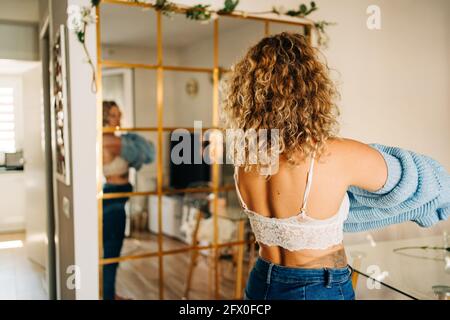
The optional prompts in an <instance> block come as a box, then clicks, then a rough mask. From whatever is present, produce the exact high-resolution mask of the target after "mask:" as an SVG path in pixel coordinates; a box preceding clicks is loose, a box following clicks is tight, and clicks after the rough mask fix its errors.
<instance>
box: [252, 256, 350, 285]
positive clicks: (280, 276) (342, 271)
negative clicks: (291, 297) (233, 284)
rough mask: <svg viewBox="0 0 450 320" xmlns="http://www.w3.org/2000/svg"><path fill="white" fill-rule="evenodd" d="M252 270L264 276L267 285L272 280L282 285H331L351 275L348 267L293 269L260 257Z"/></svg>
mask: <svg viewBox="0 0 450 320" xmlns="http://www.w3.org/2000/svg"><path fill="white" fill-rule="evenodd" d="M254 268H255V270H256V271H257V272H258V273H260V274H264V275H265V277H266V280H267V283H270V281H271V280H272V281H278V282H284V283H294V282H296V283H298V282H302V283H313V282H314V283H324V284H325V285H331V284H332V283H342V282H345V281H347V280H348V279H349V277H350V275H351V273H352V269H351V268H350V266H346V267H344V268H318V269H307V268H295V267H286V266H281V265H278V264H274V263H272V262H269V261H267V260H265V259H263V258H261V257H258V259H257V260H256V263H255V266H254Z"/></svg>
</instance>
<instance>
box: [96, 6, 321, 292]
mask: <svg viewBox="0 0 450 320" xmlns="http://www.w3.org/2000/svg"><path fill="white" fill-rule="evenodd" d="M102 4H114V5H120V6H134V7H141V8H147V9H153V10H155V8H154V7H153V5H151V4H148V3H140V2H131V1H125V0H102V1H101V2H100V5H99V6H98V7H97V8H96V14H97V22H96V28H97V32H96V33H97V74H96V79H97V144H96V148H97V200H98V206H97V208H98V243H99V251H98V255H99V297H100V298H101V297H102V293H103V292H102V291H103V288H102V286H103V281H102V276H103V275H102V273H103V265H106V264H111V263H117V262H122V261H128V260H135V259H144V258H151V257H157V258H158V265H159V268H158V271H159V298H160V299H164V264H163V258H164V256H167V255H172V254H177V253H182V252H188V251H192V250H204V249H212V250H213V261H214V265H213V267H214V296H215V298H219V284H220V283H219V280H220V279H219V272H218V259H217V257H218V254H217V253H218V250H219V249H220V248H224V247H232V246H238V248H239V249H240V252H239V254H240V256H241V257H242V252H243V248H244V245H245V244H247V243H248V242H247V241H245V240H239V241H234V242H227V243H219V242H218V227H219V226H218V214H217V213H218V201H217V199H218V194H219V192H223V191H231V190H234V185H225V186H219V179H220V176H219V167H220V165H219V164H217V163H214V164H213V166H212V187H211V188H187V189H164V188H163V159H162V151H161V150H162V149H163V148H162V146H163V133H164V132H171V131H173V130H175V129H177V128H173V127H164V125H163V111H164V97H163V92H164V91H163V90H164V71H167V70H170V71H176V72H201V73H209V74H212V76H213V101H212V108H213V109H212V111H213V112H212V128H204V129H203V130H208V129H214V128H217V129H219V114H218V110H219V73H220V72H223V71H227V70H225V69H222V68H220V67H219V23H218V20H219V19H220V17H219V19H216V20H214V22H213V28H214V29H213V37H214V39H213V67H212V68H202V67H191V66H171V65H165V64H164V59H163V58H164V56H163V55H164V54H163V39H162V13H161V12H160V11H156V30H157V62H156V64H142V63H128V62H121V61H112V60H104V59H103V58H102V51H101V31H100V21H101V19H102V17H101V15H100V6H101V5H102ZM185 11H186V10H185V8H183V7H179V10H178V12H177V13H184V12H185ZM225 16H226V17H231V18H236V19H248V20H255V21H260V22H261V23H262V24H264V32H265V34H266V35H268V34H269V33H270V24H271V23H280V24H287V25H294V26H299V27H303V28H304V30H305V33H306V34H307V35H309V36H310V35H311V30H312V25H311V24H310V23H308V22H302V21H298V22H295V21H287V20H282V19H273V18H266V17H259V16H251V15H248V16H243V15H241V14H234V13H233V14H226V15H225ZM309 38H310V39H311V37H309ZM103 67H117V68H119V67H120V68H141V69H150V70H155V71H156V109H157V126H156V127H141V128H104V127H103V119H102V118H103V112H102V108H103V104H102V102H103V94H102V68H103ZM184 129H188V130H189V131H193V130H194V128H184ZM116 131H123V132H129V131H134V132H156V133H157V136H158V139H157V150H158V153H157V158H156V162H157V187H156V190H155V191H144V192H143V191H135V192H126V193H108V194H103V174H102V172H103V164H102V143H103V133H106V132H116ZM194 192H212V193H214V195H215V197H214V199H213V225H214V241H213V243H212V244H211V245H206V246H198V245H192V246H188V247H183V248H179V249H172V250H164V248H163V234H162V196H163V195H167V194H177V193H194ZM148 195H157V196H158V215H157V216H158V250H157V251H154V252H148V253H141V254H134V255H128V256H120V257H116V258H108V259H104V258H103V200H104V199H113V198H121V197H133V196H148ZM238 230H239V231H240V232H242V230H243V224H242V223H241V224H240V225H239V228H238ZM237 273H240V276H241V277H242V267H238V269H237ZM238 278H239V274H238ZM241 284H242V283H241V282H240V281H238V283H236V289H235V293H236V294H235V298H241V291H242V290H241V289H242V286H241Z"/></svg>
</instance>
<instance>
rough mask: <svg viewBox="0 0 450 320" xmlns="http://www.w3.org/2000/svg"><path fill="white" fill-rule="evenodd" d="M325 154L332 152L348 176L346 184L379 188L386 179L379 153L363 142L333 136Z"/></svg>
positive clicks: (383, 162)
mask: <svg viewBox="0 0 450 320" xmlns="http://www.w3.org/2000/svg"><path fill="white" fill-rule="evenodd" d="M325 154H332V155H333V156H334V158H335V159H336V161H337V162H338V163H339V166H340V168H341V170H342V171H343V172H344V173H345V175H346V176H347V177H348V184H349V185H354V186H358V187H361V188H363V189H366V190H369V191H376V190H378V189H380V188H381V187H382V186H383V185H384V183H385V181H386V179H387V166H386V163H385V161H384V158H383V156H382V155H381V153H380V152H379V151H378V150H376V149H375V148H372V147H371V146H369V145H368V144H366V143H364V142H360V141H357V140H354V139H349V138H333V139H330V140H329V142H328V143H327V151H326V152H325Z"/></svg>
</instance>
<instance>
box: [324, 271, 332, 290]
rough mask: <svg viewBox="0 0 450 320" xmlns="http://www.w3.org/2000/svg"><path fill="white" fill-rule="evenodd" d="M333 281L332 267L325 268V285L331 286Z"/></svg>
mask: <svg viewBox="0 0 450 320" xmlns="http://www.w3.org/2000/svg"><path fill="white" fill-rule="evenodd" d="M332 281H333V276H332V273H331V271H330V269H328V268H325V287H327V288H331V282H332Z"/></svg>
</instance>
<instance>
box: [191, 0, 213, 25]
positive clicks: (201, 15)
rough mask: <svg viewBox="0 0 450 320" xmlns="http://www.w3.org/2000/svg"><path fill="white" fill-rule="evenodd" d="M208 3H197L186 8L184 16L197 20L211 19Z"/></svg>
mask: <svg viewBox="0 0 450 320" xmlns="http://www.w3.org/2000/svg"><path fill="white" fill-rule="evenodd" d="M209 7H210V6H209V5H203V4H197V5H195V6H193V7H190V8H187V9H186V18H188V19H190V20H197V21H208V20H209V19H211V13H212V12H211V11H210V10H209V9H208V8H209Z"/></svg>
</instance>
